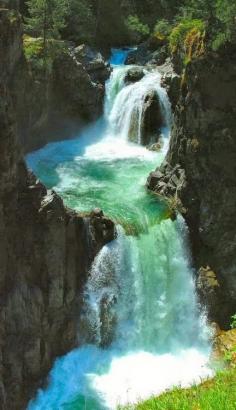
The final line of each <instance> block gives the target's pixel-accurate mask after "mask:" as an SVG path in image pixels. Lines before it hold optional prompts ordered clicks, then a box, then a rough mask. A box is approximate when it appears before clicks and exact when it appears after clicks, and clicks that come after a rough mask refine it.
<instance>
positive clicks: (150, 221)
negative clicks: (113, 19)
mask: <svg viewBox="0 0 236 410" xmlns="http://www.w3.org/2000/svg"><path fill="white" fill-rule="evenodd" d="M113 57H114V58H115V56H114V55H113ZM119 58H120V56H119ZM129 68H130V67H124V66H118V67H116V68H114V70H113V73H112V76H111V79H110V80H109V82H108V83H107V87H106V101H105V109H104V118H103V121H102V122H99V123H96V124H94V125H92V126H91V127H90V128H89V129H87V130H85V132H84V133H83V134H82V135H80V137H79V138H77V139H75V140H73V141H71V140H70V141H65V142H62V143H53V144H49V145H48V146H47V147H45V148H44V149H42V150H39V151H38V152H36V153H33V154H30V155H29V156H28V157H27V161H28V164H29V165H30V166H31V167H32V168H33V169H34V171H35V173H36V174H37V175H38V176H39V177H40V178H41V179H42V180H43V181H44V182H46V183H47V184H48V185H49V186H53V188H54V189H55V190H56V191H57V192H59V193H60V194H61V196H62V197H63V199H64V201H65V202H66V204H67V205H69V206H71V207H74V208H75V209H79V210H82V211H88V210H90V209H91V208H92V207H95V206H100V207H101V208H102V209H103V210H104V212H105V213H106V214H107V215H108V216H110V217H112V218H113V219H114V220H115V221H116V222H117V223H118V224H119V226H118V235H117V239H116V240H114V241H113V242H111V243H110V244H108V245H106V246H104V247H103V249H102V250H101V251H100V252H99V254H98V255H97V257H96V258H95V260H94V263H93V266H92V268H91V270H90V272H89V277H88V281H87V284H86V286H85V289H84V294H83V299H84V308H83V314H82V316H81V318H80V321H78V337H79V339H80V340H82V339H83V338H82V336H83V337H85V338H86V342H87V343H85V344H84V345H83V346H82V347H80V348H77V349H75V350H74V351H72V352H70V353H68V354H67V355H66V356H64V357H62V358H60V359H58V360H56V362H55V364H54V367H53V369H52V371H51V373H50V383H49V385H48V387H47V389H45V390H39V391H38V394H37V397H36V399H35V400H33V401H31V402H30V404H29V406H28V409H29V410H56V409H62V410H76V409H77V410H83V409H86V410H105V409H108V410H109V409H110V410H112V409H114V410H115V409H116V408H117V406H118V405H120V404H121V405H123V404H127V403H135V402H137V401H138V400H140V399H145V398H148V397H150V396H151V395H153V394H159V393H160V392H162V391H164V390H165V389H168V388H171V387H172V386H176V385H181V386H189V385H190V384H191V383H193V382H200V381H201V380H202V378H205V377H207V376H209V375H211V370H210V369H209V368H208V357H209V351H210V346H209V342H208V338H209V332H208V328H207V325H206V321H205V317H204V315H203V314H201V313H200V311H199V306H198V302H197V297H196V293H195V285H194V274H193V272H192V270H191V260H190V255H189V252H188V232H187V228H186V226H185V223H184V221H183V218H182V217H180V216H179V217H178V218H177V220H176V221H174V222H173V221H171V220H170V219H166V208H165V205H164V204H163V203H161V202H159V201H158V200H157V198H156V197H155V196H154V195H152V194H151V193H150V194H148V193H147V192H146V190H145V187H144V184H145V179H146V176H147V174H148V172H149V171H150V170H151V169H153V168H154V167H155V166H157V165H158V163H160V162H161V161H162V160H163V157H164V155H165V152H166V147H167V144H168V133H169V126H170V122H171V113H170V104H169V101H168V98H167V95H166V92H165V90H163V89H162V88H161V85H160V75H159V73H158V72H146V73H145V76H144V77H143V78H142V79H141V80H140V81H139V82H137V83H134V84H130V85H125V81H124V79H125V75H126V73H127V70H128V69H129ZM150 91H151V92H153V91H154V92H155V93H157V94H158V98H159V101H160V102H161V107H162V111H163V117H164V121H163V128H162V133H163V138H164V139H165V141H166V143H165V145H164V148H163V149H162V151H161V152H159V153H157V152H151V151H148V150H147V149H146V148H145V147H142V146H140V145H139V144H137V143H134V142H132V141H130V132H131V128H132V127H131V125H132V124H135V126H134V128H135V132H134V133H135V135H136V142H139V143H140V141H141V133H142V116H143V111H142V110H143V104H144V101H145V96H146V95H147V93H149V92H150ZM101 123H102V126H101ZM81 328H83V329H85V328H86V332H85V334H82V331H81V330H80V329H81Z"/></svg>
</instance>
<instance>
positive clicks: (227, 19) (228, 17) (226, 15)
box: [216, 0, 236, 43]
mask: <svg viewBox="0 0 236 410" xmlns="http://www.w3.org/2000/svg"><path fill="white" fill-rule="evenodd" d="M216 18H217V19H218V20H219V21H220V23H221V25H222V28H223V29H224V31H223V34H224V35H225V41H231V42H234V43H236V2H235V1H232V0H217V1H216Z"/></svg>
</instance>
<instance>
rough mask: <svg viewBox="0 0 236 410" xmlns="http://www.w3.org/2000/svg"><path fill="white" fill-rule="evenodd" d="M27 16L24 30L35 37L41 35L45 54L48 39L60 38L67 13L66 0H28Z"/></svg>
mask: <svg viewBox="0 0 236 410" xmlns="http://www.w3.org/2000/svg"><path fill="white" fill-rule="evenodd" d="M27 6H28V13H29V17H26V18H25V28H26V31H27V32H29V33H30V34H32V35H33V36H35V37H42V39H43V49H44V53H45V55H46V49H47V42H48V40H49V39H60V33H61V30H62V29H63V28H64V27H65V18H66V15H67V13H68V2H67V0H29V1H28V2H27Z"/></svg>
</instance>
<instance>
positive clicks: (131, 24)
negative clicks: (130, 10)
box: [126, 15, 150, 42]
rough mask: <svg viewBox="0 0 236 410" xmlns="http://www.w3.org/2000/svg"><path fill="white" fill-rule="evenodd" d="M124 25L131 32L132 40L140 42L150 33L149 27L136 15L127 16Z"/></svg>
mask: <svg viewBox="0 0 236 410" xmlns="http://www.w3.org/2000/svg"><path fill="white" fill-rule="evenodd" d="M126 27H127V29H128V31H129V32H130V33H131V36H132V37H133V39H134V41H137V42H140V41H142V40H143V39H145V38H147V37H148V35H149V34H150V28H149V26H148V25H147V24H144V23H142V22H141V20H140V19H139V17H138V16H137V15H133V16H131V15H130V16H128V18H127V19H126Z"/></svg>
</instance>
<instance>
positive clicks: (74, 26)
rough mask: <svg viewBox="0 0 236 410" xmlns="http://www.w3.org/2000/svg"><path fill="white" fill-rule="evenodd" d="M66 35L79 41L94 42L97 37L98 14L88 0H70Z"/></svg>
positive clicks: (69, 38)
mask: <svg viewBox="0 0 236 410" xmlns="http://www.w3.org/2000/svg"><path fill="white" fill-rule="evenodd" d="M68 3H69V13H68V15H67V17H66V28H65V30H64V35H65V37H66V38H67V39H68V40H72V41H75V42H77V43H83V42H87V43H92V42H93V40H94V37H95V30H96V16H95V14H94V11H93V9H92V5H91V4H90V3H89V2H88V0H68Z"/></svg>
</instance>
